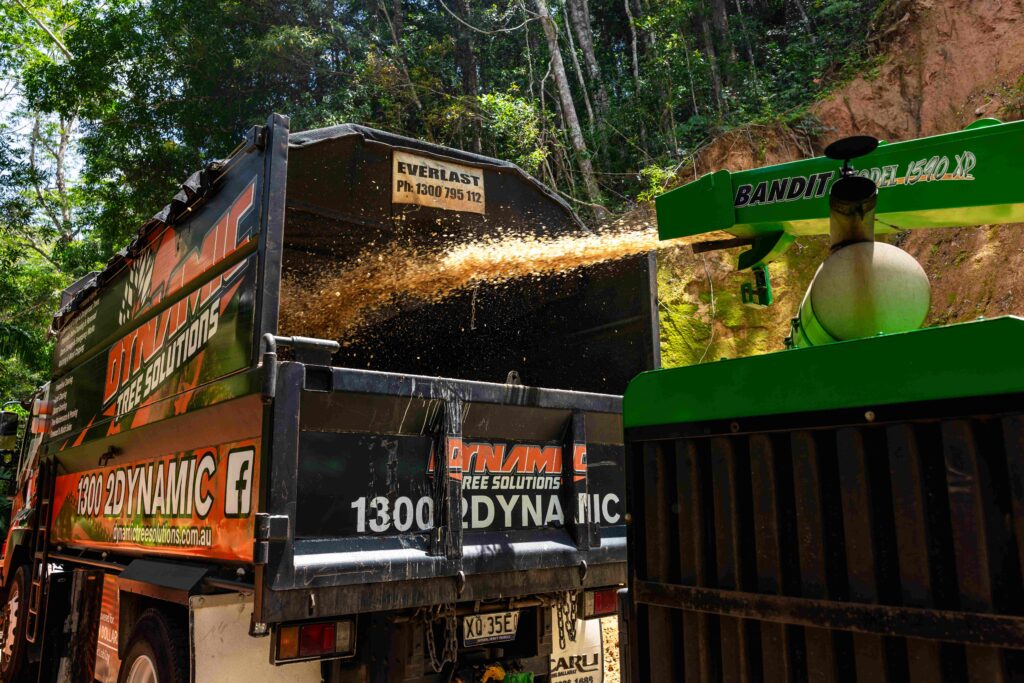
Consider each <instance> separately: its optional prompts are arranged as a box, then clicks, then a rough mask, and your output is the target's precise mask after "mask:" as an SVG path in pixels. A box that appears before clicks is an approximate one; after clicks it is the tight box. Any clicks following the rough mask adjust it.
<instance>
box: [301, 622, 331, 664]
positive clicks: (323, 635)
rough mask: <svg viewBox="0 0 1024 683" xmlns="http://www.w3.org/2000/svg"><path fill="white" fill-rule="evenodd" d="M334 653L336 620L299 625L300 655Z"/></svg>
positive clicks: (313, 655) (314, 655) (316, 655)
mask: <svg viewBox="0 0 1024 683" xmlns="http://www.w3.org/2000/svg"><path fill="white" fill-rule="evenodd" d="M329 654H334V622H330V623H326V624H306V625H305V626H300V627H299V656H300V657H319V656H320V655H329Z"/></svg>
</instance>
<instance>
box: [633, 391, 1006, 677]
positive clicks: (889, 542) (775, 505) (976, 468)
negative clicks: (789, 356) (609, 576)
mask: <svg viewBox="0 0 1024 683" xmlns="http://www.w3.org/2000/svg"><path fill="white" fill-rule="evenodd" d="M1018 403H1019V401H1018ZM953 408H955V406H953ZM963 408H964V406H962V405H961V406H960V409H961V410H962V409H963ZM942 409H943V410H944V411H945V412H946V415H947V417H944V418H942V419H935V417H934V415H935V412H934V411H932V417H931V418H929V419H927V420H925V419H915V417H914V416H913V415H908V414H907V412H906V410H904V411H903V414H901V415H899V416H895V415H891V416H889V420H888V421H887V422H885V423H882V422H881V418H880V417H875V416H874V415H873V414H872V415H870V416H869V417H871V418H875V419H874V421H873V422H866V421H865V420H864V417H863V416H864V413H859V414H858V415H859V417H860V420H859V422H860V423H859V424H857V422H856V421H854V420H850V419H849V417H850V414H846V415H836V416H834V417H835V418H836V419H835V420H834V422H833V424H840V425H849V426H839V427H836V426H822V424H823V423H827V422H828V416H825V417H824V418H823V416H822V415H821V414H817V415H814V416H813V418H812V419H808V417H807V416H803V417H800V416H797V417H792V418H776V419H773V420H770V421H769V420H762V421H761V424H760V425H758V424H752V425H744V426H743V427H742V429H741V425H739V424H738V423H736V422H732V423H721V424H707V425H679V426H674V427H664V428H662V427H658V428H644V429H642V430H633V432H632V433H628V434H627V442H628V445H629V448H630V451H629V452H630V454H631V456H632V457H631V458H630V463H629V476H630V478H631V481H630V489H629V493H630V500H629V507H630V510H631V515H632V524H631V528H630V534H631V536H630V541H629V542H630V550H629V554H630V562H631V568H630V571H631V579H630V596H631V600H632V602H633V604H634V605H635V610H636V611H635V613H634V614H632V616H631V619H632V621H633V627H632V632H631V634H630V658H631V664H630V668H631V672H632V678H633V683H640V682H643V681H687V682H689V681H701V682H704V681H758V680H764V681H868V682H870V683H880V682H883V681H928V682H932V681H946V682H947V683H948V682H952V681H1013V680H1024V618H1022V617H1024V590H1022V588H1024V587H1022V582H1021V575H1022V566H1024V414H1020V413H1014V414H1005V413H1003V414H999V415H992V414H989V415H986V416H968V417H963V416H960V415H958V414H957V411H956V410H952V412H951V406H949V405H946V406H943V408H942ZM969 409H974V410H976V409H978V406H976V405H975V406H972V407H971V408H969ZM914 410H915V411H916V412H917V414H919V415H920V414H924V415H927V414H929V410H928V407H927V406H917V407H916V408H915V409H914ZM894 417H898V418H899V419H892V418H894ZM787 426H788V427H789V428H787ZM762 429H763V431H762Z"/></svg>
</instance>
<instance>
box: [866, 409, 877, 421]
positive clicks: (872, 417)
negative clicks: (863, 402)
mask: <svg viewBox="0 0 1024 683" xmlns="http://www.w3.org/2000/svg"><path fill="white" fill-rule="evenodd" d="M864 419H865V420H867V421H868V422H874V421H875V411H873V410H869V411H867V412H865V413H864Z"/></svg>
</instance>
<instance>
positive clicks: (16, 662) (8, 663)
mask: <svg viewBox="0 0 1024 683" xmlns="http://www.w3.org/2000/svg"><path fill="white" fill-rule="evenodd" d="M28 573H29V568H28V565H26V564H22V565H20V566H18V567H17V568H16V569H15V570H14V571H13V572H12V573H11V575H10V578H9V579H8V581H7V590H6V591H5V592H4V607H3V609H4V612H3V638H4V644H3V648H2V649H0V681H3V683H14V682H15V681H20V680H23V679H24V678H27V679H31V680H34V676H32V673H31V671H29V669H30V668H31V664H29V662H28V644H27V643H26V642H25V616H26V614H27V613H28Z"/></svg>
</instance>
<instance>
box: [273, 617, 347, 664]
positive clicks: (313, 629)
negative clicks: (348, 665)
mask: <svg viewBox="0 0 1024 683" xmlns="http://www.w3.org/2000/svg"><path fill="white" fill-rule="evenodd" d="M355 653H356V625H355V620H354V619H344V620H341V621H317V622H313V623H307V624H283V625H281V626H279V627H278V628H277V642H276V650H275V654H274V663H275V664H284V663H285V662H301V661H304V660H308V659H337V658H340V657H351V656H353V655H354V654H355Z"/></svg>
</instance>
